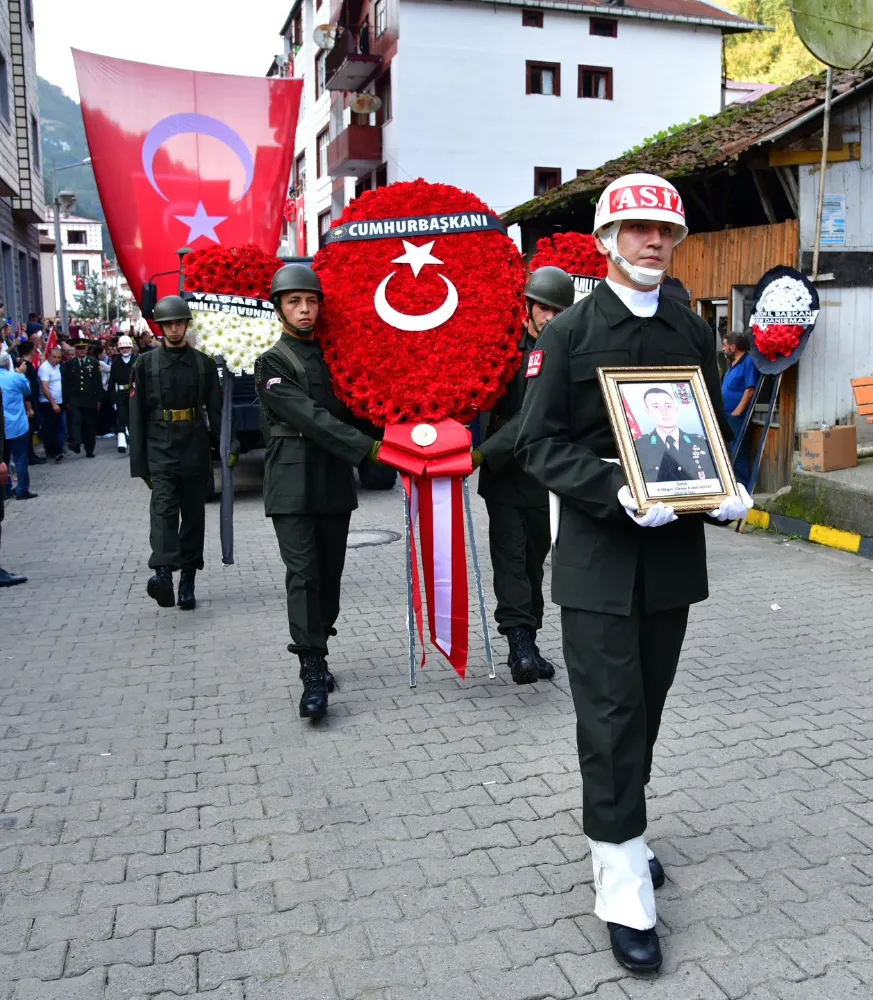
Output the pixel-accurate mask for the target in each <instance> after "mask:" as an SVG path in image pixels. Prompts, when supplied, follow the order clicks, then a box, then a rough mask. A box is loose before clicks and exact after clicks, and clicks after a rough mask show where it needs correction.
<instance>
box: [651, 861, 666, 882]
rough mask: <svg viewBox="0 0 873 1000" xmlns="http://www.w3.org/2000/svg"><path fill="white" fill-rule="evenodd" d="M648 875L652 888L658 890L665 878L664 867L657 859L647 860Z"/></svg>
mask: <svg viewBox="0 0 873 1000" xmlns="http://www.w3.org/2000/svg"><path fill="white" fill-rule="evenodd" d="M649 874H650V875H651V876H652V886H653V887H654V888H655V889H660V888H661V886H662V885H663V884H664V882H665V881H666V880H667V876H666V875H665V874H664V866H663V865H662V864H661V862H660V861H659V860H658V859H657V858H649Z"/></svg>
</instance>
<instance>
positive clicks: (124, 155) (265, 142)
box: [73, 50, 303, 299]
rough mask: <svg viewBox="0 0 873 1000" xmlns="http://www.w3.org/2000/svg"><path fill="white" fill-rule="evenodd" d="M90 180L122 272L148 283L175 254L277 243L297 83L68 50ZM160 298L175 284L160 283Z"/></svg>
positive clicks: (175, 261)
mask: <svg viewBox="0 0 873 1000" xmlns="http://www.w3.org/2000/svg"><path fill="white" fill-rule="evenodd" d="M73 57H74V59H75V62H76V75H77V77H78V81H79V93H80V95H81V99H82V116H83V118H84V120H85V133H86V135H87V138H88V146H89V149H90V151H91V160H92V163H93V166H94V175H95V177H96V179H97V188H98V191H99V193H100V200H101V202H102V203H103V211H104V212H105V213H106V222H107V225H108V226H109V233H110V235H111V237H112V242H113V244H114V245H115V251H116V253H117V255H118V262H119V264H120V266H121V270H122V271H123V272H124V276H125V277H126V278H127V280H128V282H129V284H130V287H131V289H132V290H133V292H134V294H135V295H136V296H137V299H139V297H140V295H141V292H142V285H143V282H146V281H149V280H150V279H151V277H152V276H153V275H155V274H157V273H158V272H161V271H171V270H173V269H174V268H177V267H178V266H179V258H178V257H177V256H176V255H175V251H176V250H178V249H180V248H181V247H186V246H187V247H190V248H191V249H192V250H199V249H201V248H202V247H210V246H215V245H216V244H221V245H222V246H225V247H232V246H239V245H242V244H244V243H255V244H257V245H258V246H259V247H261V248H262V249H263V250H265V251H267V252H269V253H275V252H276V248H277V246H278V244H279V235H280V231H281V227H282V217H283V208H284V205H285V199H286V198H287V195H288V179H289V177H290V175H291V164H292V162H293V159H294V132H295V130H296V128H297V114H298V109H299V105H300V95H301V92H302V90H303V81H302V80H291V79H284V80H282V79H266V78H263V79H261V78H259V77H243V76H224V75H221V74H217V73H195V72H193V71H192V70H179V69H168V68H167V67H164V66H150V65H147V64H145V63H135V62H128V61H127V60H125V59H110V58H108V57H107V56H98V55H94V54H93V53H90V52H80V51H76V50H74V51H73ZM156 280H157V284H158V291H159V294H160V295H169V294H174V293H175V292H176V291H177V290H178V278H177V277H176V276H174V275H169V276H165V277H163V278H157V279H156Z"/></svg>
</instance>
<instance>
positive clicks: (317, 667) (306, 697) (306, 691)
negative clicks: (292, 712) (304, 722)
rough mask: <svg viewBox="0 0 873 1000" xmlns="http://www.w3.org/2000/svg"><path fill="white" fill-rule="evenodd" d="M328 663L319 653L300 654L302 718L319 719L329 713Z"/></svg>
mask: <svg viewBox="0 0 873 1000" xmlns="http://www.w3.org/2000/svg"><path fill="white" fill-rule="evenodd" d="M326 673H327V663H325V660H324V657H323V656H320V655H319V654H318V653H301V654H300V680H302V681H303V696H302V697H301V699H300V718H301V719H312V720H313V721H317V720H318V719H323V718H324V716H325V715H326V714H327V677H326V676H325V674H326Z"/></svg>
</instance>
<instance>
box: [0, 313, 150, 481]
mask: <svg viewBox="0 0 873 1000" xmlns="http://www.w3.org/2000/svg"><path fill="white" fill-rule="evenodd" d="M142 325H143V326H144V325H145V324H142ZM128 329H129V325H128V324H127V323H126V322H122V323H118V322H117V321H116V322H113V323H106V322H104V321H101V320H71V321H70V323H69V332H64V331H63V329H62V327H61V324H60V321H58V320H49V321H47V322H44V321H43V320H42V318H41V317H39V316H38V315H36V314H35V313H31V314H30V316H29V317H28V322H27V324H26V325H22V326H19V328H18V329H15V328H14V327H13V326H12V325H11V324H10V323H9V322H8V321H7V320H6V318H5V311H4V309H3V305H2V303H0V390H2V394H3V415H4V419H5V424H6V431H5V440H4V445H3V455H2V461H4V462H5V463H6V465H7V466H8V467H9V479H8V482H7V483H6V485H5V486H4V487H3V489H4V490H5V497H6V499H13V498H14V499H19V500H30V499H32V498H34V497H36V496H37V494H36V493H34V492H33V491H32V490H31V488H30V467H31V466H32V465H41V464H42V463H44V462H48V461H54V462H57V463H59V462H62V461H63V460H64V457H65V455H67V454H68V453H69V451H70V445H69V444H68V440H67V415H68V413H69V409H70V406H69V401H68V400H65V399H64V377H63V373H64V365H65V364H68V363H69V362H71V361H73V360H74V358H75V357H76V349H75V347H74V346H73V345H74V344H75V343H77V342H78V343H80V344H82V343H83V342H86V350H87V356H89V357H91V358H93V359H94V360H95V361H96V362H97V364H98V365H99V368H100V375H101V383H102V396H101V400H100V406H99V410H98V425H97V433H98V434H99V435H100V436H101V437H104V438H113V437H115V436H116V432H117V431H118V430H123V428H116V421H115V407H114V405H113V404H112V402H111V399H110V382H109V373H110V368H111V364H112V359H113V357H114V356H115V355H116V354H117V353H118V340H119V337H120V336H122V335H124V334H126V333H127V332H128ZM130 333H131V334H132V335H133V337H134V348H133V353H134V354H137V353H141V352H143V351H149V350H152V349H153V347H154V345H153V343H152V335H151V333H150V331H149V330H148V328H147V327H146V328H145V329H140V330H139V331H137V330H130ZM83 356H84V355H83ZM40 445H41V446H42V453H40V451H39V450H38V447H39V446H40ZM72 450H74V451H75V450H78V449H77V448H75V447H73V448H72Z"/></svg>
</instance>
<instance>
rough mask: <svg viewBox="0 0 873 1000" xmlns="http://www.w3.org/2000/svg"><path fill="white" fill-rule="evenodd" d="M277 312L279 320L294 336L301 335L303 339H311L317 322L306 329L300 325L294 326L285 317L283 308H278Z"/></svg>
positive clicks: (286, 330)
mask: <svg viewBox="0 0 873 1000" xmlns="http://www.w3.org/2000/svg"><path fill="white" fill-rule="evenodd" d="M276 312H277V313H278V314H279V321H280V322H281V324H282V329H283V330H284V331H285V332H286V333H290V334H291V336H292V337H299V338H300V339H301V340H309V338H310V337H312V335H313V333H315V324H313V325H312V326H308V327H306V328H305V329H304V328H302V327H299V326H292V325H291V324H290V323H289V322H288V320H287V319H285V314H284V313H283V312H282V310H281V309H277V310H276Z"/></svg>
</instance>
